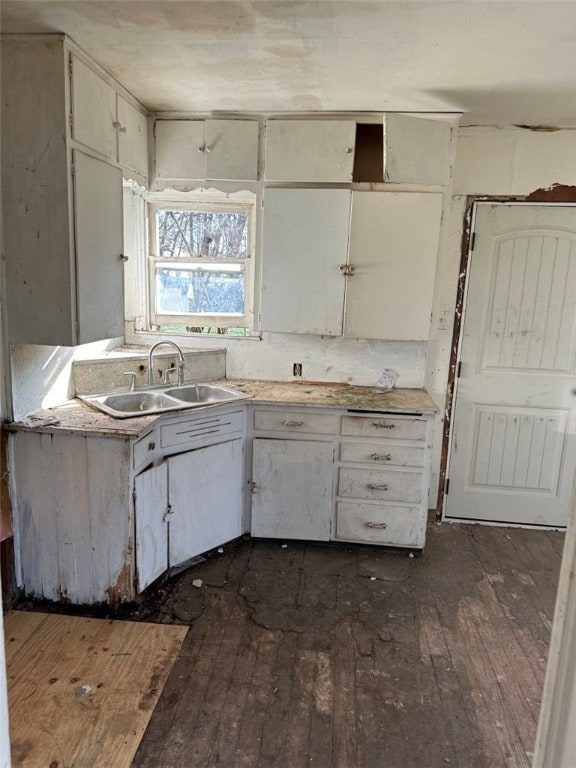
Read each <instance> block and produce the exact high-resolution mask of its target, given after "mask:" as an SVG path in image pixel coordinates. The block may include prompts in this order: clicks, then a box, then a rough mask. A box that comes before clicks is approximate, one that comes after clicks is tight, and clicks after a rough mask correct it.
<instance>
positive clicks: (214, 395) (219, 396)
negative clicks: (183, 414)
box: [166, 384, 246, 405]
mask: <svg viewBox="0 0 576 768" xmlns="http://www.w3.org/2000/svg"><path fill="white" fill-rule="evenodd" d="M166 394H167V395H170V396H172V397H176V398H178V400H183V401H184V402H185V403H188V404H191V405H202V404H204V403H222V402H227V401H228V400H238V399H240V398H243V397H246V395H244V394H242V393H241V392H236V391H235V390H233V389H228V387H220V386H218V385H217V384H185V385H184V386H182V387H172V388H171V389H167V390H166Z"/></svg>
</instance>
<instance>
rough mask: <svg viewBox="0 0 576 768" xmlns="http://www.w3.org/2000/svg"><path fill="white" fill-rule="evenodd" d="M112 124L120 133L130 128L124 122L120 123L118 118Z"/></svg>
mask: <svg viewBox="0 0 576 768" xmlns="http://www.w3.org/2000/svg"><path fill="white" fill-rule="evenodd" d="M112 125H113V126H114V128H116V129H117V130H118V131H119V132H120V133H126V132H127V130H128V128H126V126H125V125H122V123H119V122H118V121H117V120H115V121H114V122H113V123H112Z"/></svg>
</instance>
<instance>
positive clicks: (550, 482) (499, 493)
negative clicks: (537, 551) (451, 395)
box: [445, 204, 576, 527]
mask: <svg viewBox="0 0 576 768" xmlns="http://www.w3.org/2000/svg"><path fill="white" fill-rule="evenodd" d="M475 231H476V237H475V247H474V250H473V252H472V255H471V265H470V272H469V287H468V297H467V303H466V310H465V318H464V326H463V336H462V345H461V375H460V378H459V379H458V382H457V391H456V404H455V411H454V431H453V437H452V447H451V456H450V465H449V472H448V475H449V480H450V483H449V490H448V495H447V496H446V501H445V516H446V517H447V518H456V519H473V520H488V521H499V522H508V523H517V524H528V525H544V526H554V527H556V526H564V525H566V521H567V519H568V513H569V505H570V499H571V496H572V490H573V485H574V474H575V470H576V418H575V411H576V390H575V384H576V382H575V353H576V332H575V320H576V207H570V206H534V205H524V206H522V205H489V204H480V205H479V206H478V208H477V214H476V223H475Z"/></svg>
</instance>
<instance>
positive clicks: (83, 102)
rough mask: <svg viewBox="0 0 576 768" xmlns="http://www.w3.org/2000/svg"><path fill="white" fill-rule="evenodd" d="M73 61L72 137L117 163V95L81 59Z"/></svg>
mask: <svg viewBox="0 0 576 768" xmlns="http://www.w3.org/2000/svg"><path fill="white" fill-rule="evenodd" d="M71 62H72V115H73V121H72V138H73V139H74V141H78V142H80V143H81V144H84V146H86V147H90V149H93V150H95V151H96V152H99V153H100V154H101V155H104V157H106V158H108V160H113V161H114V162H116V140H117V139H116V127H115V123H116V92H115V91H114V89H113V88H112V87H111V86H110V85H109V84H108V83H107V82H106V81H105V80H103V79H102V78H101V77H100V75H98V74H97V73H96V72H95V71H94V70H93V69H91V68H90V67H89V66H88V65H87V64H85V63H84V62H83V61H82V60H81V59H79V58H77V57H76V56H74V55H71Z"/></svg>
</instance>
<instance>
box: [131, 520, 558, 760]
mask: <svg viewBox="0 0 576 768" xmlns="http://www.w3.org/2000/svg"><path fill="white" fill-rule="evenodd" d="M284 543H285V544H287V546H285V547H284V546H282V544H284ZM561 549H562V534H561V533H557V532H547V531H536V530H529V531H525V530H520V529H506V528H491V527H489V526H471V525H448V524H441V525H438V524H431V525H430V526H429V530H428V541H427V546H426V549H425V551H424V554H423V555H422V556H421V557H415V558H410V557H408V556H407V555H406V554H405V553H399V552H398V551H386V550H384V549H381V548H378V547H371V546H370V547H368V546H366V547H363V546H354V545H346V546H342V545H334V546H330V545H326V544H313V543H305V542H274V541H258V540H246V541H239V542H236V543H234V544H232V545H229V546H228V547H226V548H225V553H224V554H223V556H222V557H223V559H222V560H221V561H220V562H218V563H214V562H211V561H210V558H208V560H207V562H206V563H201V564H199V565H197V566H194V569H193V573H191V574H190V573H188V574H184V575H182V577H181V578H178V579H176V580H175V581H174V583H173V584H172V587H171V592H170V595H169V601H167V602H166V604H165V606H164V607H163V609H162V612H161V615H162V620H163V621H169V620H170V612H171V611H172V613H173V620H174V621H180V620H181V618H182V616H183V615H184V613H185V612H186V610H188V609H189V610H190V611H191V613H194V611H197V613H196V617H195V618H193V619H192V620H191V624H192V626H191V628H190V632H189V634H188V635H187V637H186V640H185V642H184V643H183V646H182V649H181V653H180V656H179V659H178V660H177V662H176V663H175V664H174V667H173V669H172V672H171V674H170V678H169V680H168V682H167V684H166V686H165V688H164V691H163V693H162V696H161V698H160V701H159V703H158V706H157V708H156V710H155V712H154V715H153V716H152V718H151V720H150V723H149V725H148V728H147V731H146V734H145V736H144V738H143V740H142V742H141V745H140V748H139V750H138V752H137V754H136V756H135V758H134V762H133V766H134V768H182V766H185V767H186V768H200V767H202V768H300V766H302V767H303V766H308V765H313V766H314V765H315V766H317V768H434V766H446V765H449V766H450V768H529V766H530V762H531V752H532V750H533V748H534V738H535V732H536V723H537V718H538V711H539V706H540V697H541V693H542V687H543V681H544V674H545V660H546V655H547V648H548V643H549V638H550V628H551V620H552V616H553V610H554V603H555V592H556V585H557V579H558V572H559V567H560V552H561ZM192 577H193V578H199V579H204V581H205V583H204V585H203V587H202V590H201V594H200V595H198V594H194V599H193V600H192V599H191V596H190V592H191V589H193V588H192V587H191V579H192ZM192 603H193V605H192ZM179 606H180V607H179ZM186 606H188V607H186ZM198 606H200V608H198Z"/></svg>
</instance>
